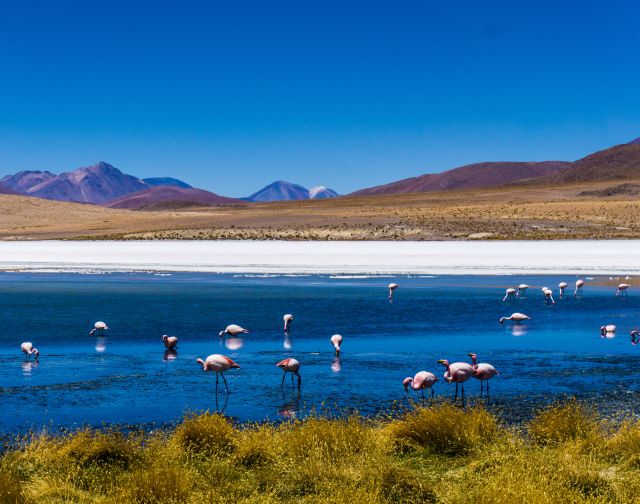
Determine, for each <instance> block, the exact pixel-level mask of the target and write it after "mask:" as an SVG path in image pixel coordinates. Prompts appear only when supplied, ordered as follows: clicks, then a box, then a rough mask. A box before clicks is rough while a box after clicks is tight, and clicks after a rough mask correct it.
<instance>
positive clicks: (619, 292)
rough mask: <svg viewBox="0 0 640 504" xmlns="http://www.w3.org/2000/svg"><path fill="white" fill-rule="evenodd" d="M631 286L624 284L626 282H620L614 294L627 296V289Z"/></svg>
mask: <svg viewBox="0 0 640 504" xmlns="http://www.w3.org/2000/svg"><path fill="white" fill-rule="evenodd" d="M629 287H631V285H629V284H626V283H621V284H620V285H618V290H617V291H616V296H620V295H623V296H627V295H628V294H627V289H628V288H629Z"/></svg>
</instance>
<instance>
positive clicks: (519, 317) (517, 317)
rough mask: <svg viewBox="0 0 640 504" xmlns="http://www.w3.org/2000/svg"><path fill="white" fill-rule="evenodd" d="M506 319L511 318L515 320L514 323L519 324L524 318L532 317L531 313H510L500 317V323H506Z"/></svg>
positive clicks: (512, 320) (529, 318)
mask: <svg viewBox="0 0 640 504" xmlns="http://www.w3.org/2000/svg"><path fill="white" fill-rule="evenodd" d="M505 320H511V322H513V323H514V324H518V325H519V324H520V322H522V321H524V320H531V317H529V315H525V314H524V313H519V312H515V313H512V314H511V315H509V316H508V317H500V320H499V322H500V324H504V321H505Z"/></svg>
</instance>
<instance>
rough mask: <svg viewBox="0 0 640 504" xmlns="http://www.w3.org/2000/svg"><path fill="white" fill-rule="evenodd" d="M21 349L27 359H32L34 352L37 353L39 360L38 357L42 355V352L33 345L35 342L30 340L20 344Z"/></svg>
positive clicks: (36, 356)
mask: <svg viewBox="0 0 640 504" xmlns="http://www.w3.org/2000/svg"><path fill="white" fill-rule="evenodd" d="M20 350H22V352H23V353H24V357H25V359H31V355H32V354H33V355H35V358H36V360H38V357H39V356H40V352H39V351H38V349H37V348H34V347H33V344H32V343H31V342H30V341H25V342H24V343H22V345H20Z"/></svg>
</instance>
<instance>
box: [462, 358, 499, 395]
mask: <svg viewBox="0 0 640 504" xmlns="http://www.w3.org/2000/svg"><path fill="white" fill-rule="evenodd" d="M469 357H471V367H473V377H474V378H477V379H478V380H480V396H482V383H483V382H484V381H486V382H487V396H488V395H489V381H488V380H490V379H491V378H493V377H494V376H496V375H498V374H500V373H498V371H497V370H496V368H494V367H493V366H492V365H491V364H487V363H486V362H481V363H480V364H478V363H477V362H476V361H477V359H478V356H477V355H476V354H474V353H473V352H471V353H470V354H469Z"/></svg>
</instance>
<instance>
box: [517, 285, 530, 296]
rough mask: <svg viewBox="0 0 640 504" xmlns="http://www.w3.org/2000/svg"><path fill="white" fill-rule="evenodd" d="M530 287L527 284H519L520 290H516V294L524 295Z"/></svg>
mask: <svg viewBox="0 0 640 504" xmlns="http://www.w3.org/2000/svg"><path fill="white" fill-rule="evenodd" d="M528 288H529V286H528V285H527V284H520V285H518V292H516V296H520V294H522V295H523V296H524V295H525V294H526V293H527V289H528Z"/></svg>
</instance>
